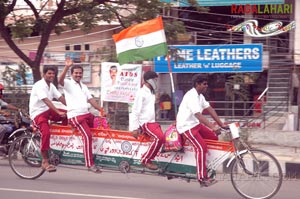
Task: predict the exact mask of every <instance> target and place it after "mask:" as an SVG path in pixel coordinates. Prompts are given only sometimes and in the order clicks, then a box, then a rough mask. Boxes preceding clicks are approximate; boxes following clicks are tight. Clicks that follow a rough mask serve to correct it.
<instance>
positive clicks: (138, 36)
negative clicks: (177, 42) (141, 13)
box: [113, 16, 168, 65]
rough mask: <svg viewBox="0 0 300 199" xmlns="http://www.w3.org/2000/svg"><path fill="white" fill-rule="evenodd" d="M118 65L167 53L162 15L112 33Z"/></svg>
mask: <svg viewBox="0 0 300 199" xmlns="http://www.w3.org/2000/svg"><path fill="white" fill-rule="evenodd" d="M113 39H114V41H115V43H116V49H117V57H118V61H119V63H120V65H122V64H125V63H129V62H133V61H141V60H147V59H152V58H154V57H156V56H162V55H166V54H167V51H168V49H167V43H166V36H165V31H164V27H163V22H162V17H161V16H160V17H158V18H155V19H152V20H149V21H145V22H143V23H140V24H136V25H133V26H130V27H129V28H126V29H124V30H122V31H121V32H120V33H119V34H115V35H113Z"/></svg>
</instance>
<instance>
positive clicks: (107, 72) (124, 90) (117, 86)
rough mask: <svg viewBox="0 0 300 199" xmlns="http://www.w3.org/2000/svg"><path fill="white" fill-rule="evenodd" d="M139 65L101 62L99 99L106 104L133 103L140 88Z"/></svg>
mask: <svg viewBox="0 0 300 199" xmlns="http://www.w3.org/2000/svg"><path fill="white" fill-rule="evenodd" d="M141 73H142V65H141V64H123V65H122V66H120V65H119V63H113V62H103V63H102V64H101V99H102V101H108V102H123V103H133V101H134V97H135V93H136V92H137V91H138V89H139V88H140V87H141Z"/></svg>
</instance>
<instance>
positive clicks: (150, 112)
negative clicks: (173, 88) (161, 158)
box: [129, 71, 165, 170]
mask: <svg viewBox="0 0 300 199" xmlns="http://www.w3.org/2000/svg"><path fill="white" fill-rule="evenodd" d="M157 77H158V75H157V74H156V73H155V72H153V71H147V72H146V73H145V74H144V85H143V87H142V88H141V89H140V90H139V91H138V92H137V94H136V96H135V100H134V104H133V107H132V113H131V117H130V118H131V119H130V120H131V121H130V124H131V125H130V126H131V127H130V128H131V129H129V130H130V131H133V136H134V137H137V136H138V132H139V129H141V130H142V131H143V132H144V133H146V134H147V135H149V136H150V137H151V138H153V142H152V143H151V145H150V147H149V149H148V151H147V152H146V153H145V154H144V155H143V157H142V159H141V162H142V164H143V165H144V166H145V167H146V168H148V169H151V170H157V169H158V166H157V165H155V164H153V163H152V160H153V159H154V158H155V156H156V154H157V153H158V151H159V149H160V147H161V146H162V144H163V143H164V142H165V138H164V133H163V132H162V130H161V127H160V125H159V124H158V123H157V122H155V90H156V89H157V85H156V82H157Z"/></svg>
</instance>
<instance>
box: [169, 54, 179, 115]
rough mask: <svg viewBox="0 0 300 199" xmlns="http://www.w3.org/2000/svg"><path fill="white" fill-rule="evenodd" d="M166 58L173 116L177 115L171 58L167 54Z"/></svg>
mask: <svg viewBox="0 0 300 199" xmlns="http://www.w3.org/2000/svg"><path fill="white" fill-rule="evenodd" d="M167 59H168V68H169V75H170V79H171V89H172V96H173V97H172V98H173V104H174V113H175V118H176V115H177V105H176V96H175V87H174V80H173V74H172V68H171V60H170V55H169V54H167Z"/></svg>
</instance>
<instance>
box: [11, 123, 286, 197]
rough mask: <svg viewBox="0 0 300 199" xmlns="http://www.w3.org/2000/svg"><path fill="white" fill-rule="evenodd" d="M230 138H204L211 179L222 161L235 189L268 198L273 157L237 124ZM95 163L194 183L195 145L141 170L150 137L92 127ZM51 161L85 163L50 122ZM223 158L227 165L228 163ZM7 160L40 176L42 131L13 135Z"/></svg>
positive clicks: (74, 140) (275, 186) (278, 177)
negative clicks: (241, 132) (248, 140)
mask: <svg viewBox="0 0 300 199" xmlns="http://www.w3.org/2000/svg"><path fill="white" fill-rule="evenodd" d="M229 126H230V130H224V129H223V132H224V133H229V135H230V136H231V141H228V142H225V141H213V140H206V142H207V146H208V155H207V170H208V174H209V176H210V177H212V178H216V177H218V175H220V173H221V172H222V171H220V169H219V168H220V165H226V168H227V170H228V171H229V175H230V181H231V183H232V185H233V187H234V189H235V190H236V191H237V193H239V194H240V195H241V196H243V197H244V198H248V199H267V198H271V197H273V196H274V195H275V194H276V193H277V192H278V191H279V189H280V187H281V184H282V180H283V174H282V170H281V167H280V164H279V162H278V161H277V159H276V158H275V157H274V156H273V155H272V154H270V153H269V152H266V151H264V150H261V149H253V148H251V147H250V146H248V145H247V144H246V143H245V142H244V141H243V140H242V139H241V138H240V136H239V128H238V125H237V123H232V124H230V125H229ZM92 132H93V134H94V138H93V143H94V146H93V149H94V154H95V164H96V165H98V166H100V167H101V168H102V169H103V170H107V171H111V170H114V171H115V170H118V171H120V172H121V173H140V174H149V175H158V176H163V177H167V178H168V179H174V178H175V179H176V178H180V179H184V180H186V181H188V182H191V181H195V182H196V181H197V176H196V165H195V158H194V151H193V147H192V146H191V145H190V143H189V142H188V141H186V142H185V143H184V147H183V148H184V152H180V151H178V152H166V153H159V154H158V155H157V156H156V164H157V165H158V166H159V170H157V171H153V170H148V169H146V168H144V167H143V166H142V165H141V163H140V161H139V160H140V157H141V155H142V154H143V153H144V152H145V151H146V150H147V147H148V146H149V145H150V140H149V137H147V136H146V135H141V136H139V137H138V139H135V138H134V137H133V136H132V135H131V133H130V132H128V131H119V130H112V129H92ZM51 133H52V136H51V144H50V145H51V154H50V161H51V163H52V164H55V165H58V164H67V165H84V157H83V155H82V151H81V150H82V148H81V146H82V140H81V139H80V137H79V135H80V134H79V133H78V132H76V131H74V130H73V129H72V128H71V127H70V126H59V125H52V126H51ZM226 161H227V163H226ZM9 164H10V166H11V168H12V170H13V172H14V173H15V174H16V175H17V176H19V177H21V178H24V179H36V178H38V177H40V176H41V175H43V174H44V172H45V170H42V169H41V167H40V166H41V154H40V135H39V133H32V134H30V135H24V136H22V137H19V138H17V139H16V140H15V141H14V142H13V143H12V145H11V147H10V150H9Z"/></svg>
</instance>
